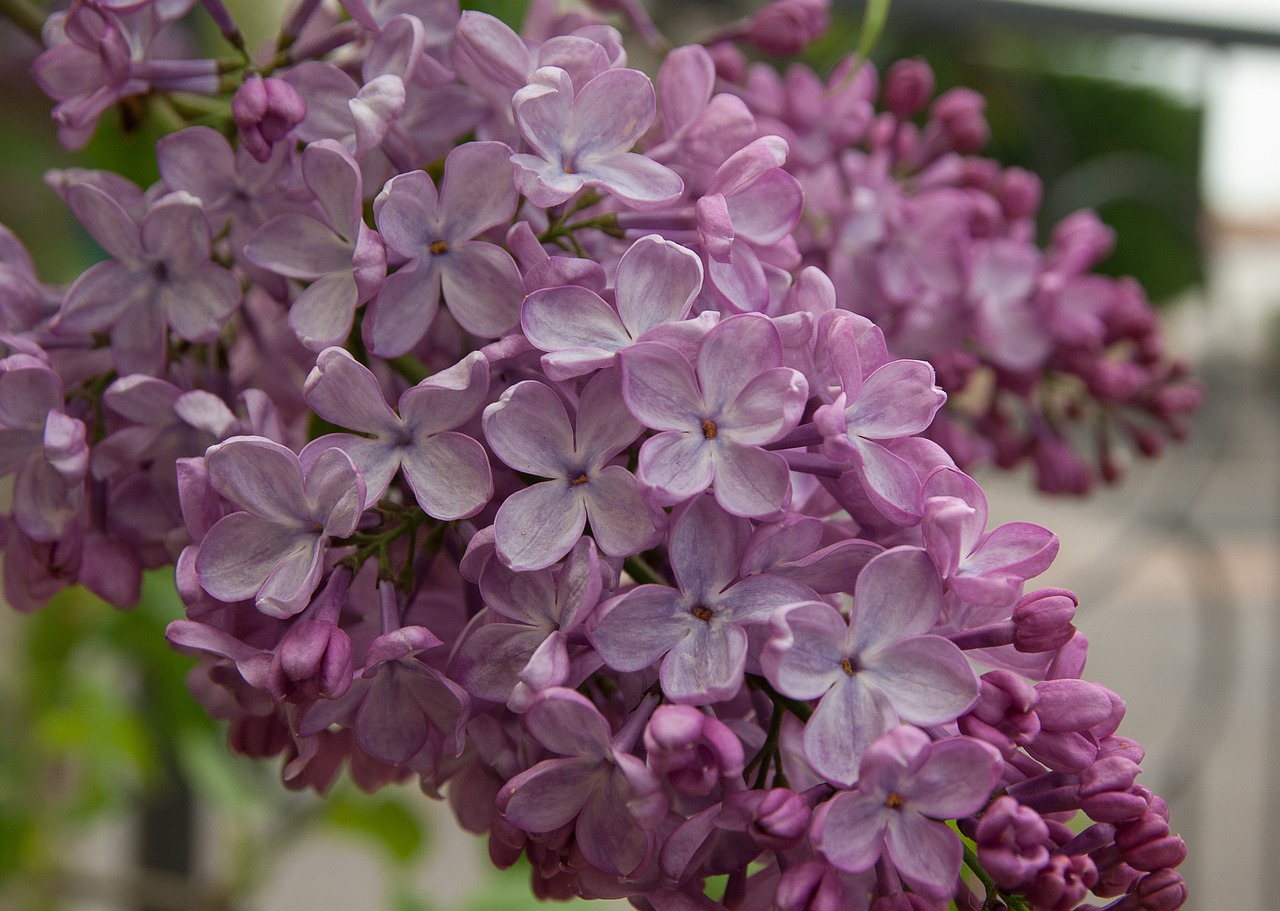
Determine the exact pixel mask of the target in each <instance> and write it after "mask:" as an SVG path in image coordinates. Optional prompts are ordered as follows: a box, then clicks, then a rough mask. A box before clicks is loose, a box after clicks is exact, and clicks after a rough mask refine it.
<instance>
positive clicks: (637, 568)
mask: <svg viewBox="0 0 1280 911" xmlns="http://www.w3.org/2000/svg"><path fill="white" fill-rule="evenodd" d="M622 568H623V569H624V570H626V571H627V575H628V576H630V577H631V578H632V579H635V580H636V581H637V582H639V583H640V584H641V585H669V584H670V583H668V582H667V580H666V579H664V578H662V576H660V575H659V574H658V571H657V570H656V569H654V568H653V567H652V566H650V565H649V564H648V563H646V562H644V559H643V558H641V557H638V556H636V557H627V559H625V560H623V561H622Z"/></svg>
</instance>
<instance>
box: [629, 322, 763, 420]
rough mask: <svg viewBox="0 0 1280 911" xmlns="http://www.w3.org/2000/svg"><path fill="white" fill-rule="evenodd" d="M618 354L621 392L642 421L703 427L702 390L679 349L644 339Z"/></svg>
mask: <svg viewBox="0 0 1280 911" xmlns="http://www.w3.org/2000/svg"><path fill="white" fill-rule="evenodd" d="M618 356H619V358H620V360H621V363H622V395H623V398H624V399H625V400H626V403H627V407H628V408H629V409H631V413H632V414H633V415H635V416H636V419H637V420H639V421H640V423H642V424H644V425H645V426H646V427H651V428H653V429H654V430H692V429H695V428H700V426H701V421H702V413H701V412H702V410H703V404H702V391H701V390H700V389H699V387H698V381H697V379H695V378H694V375H693V368H692V367H691V366H690V364H689V362H688V361H687V360H685V358H684V356H683V355H682V354H680V352H678V351H676V350H675V349H674V348H672V347H670V346H668V345H663V344H661V343H659V342H642V343H641V344H638V345H633V346H631V347H630V348H627V349H626V350H624V351H622V352H620V353H619V355H618ZM739 366H741V362H739ZM655 439H656V438H655Z"/></svg>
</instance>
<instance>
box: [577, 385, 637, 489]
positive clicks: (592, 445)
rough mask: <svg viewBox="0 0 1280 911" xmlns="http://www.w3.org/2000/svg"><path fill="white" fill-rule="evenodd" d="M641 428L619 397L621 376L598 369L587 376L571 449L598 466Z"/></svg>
mask: <svg viewBox="0 0 1280 911" xmlns="http://www.w3.org/2000/svg"><path fill="white" fill-rule="evenodd" d="M642 429H643V428H642V427H641V426H640V423H639V421H637V420H636V419H635V418H633V417H632V416H631V415H630V413H628V411H627V408H626V403H625V402H624V401H623V399H622V376H621V374H620V373H619V371H617V370H602V371H601V372H599V373H597V374H596V375H595V376H593V377H592V378H591V380H590V381H589V382H588V383H587V385H586V386H585V387H584V388H583V390H582V395H581V397H580V398H579V400H578V420H577V426H576V428H575V430H576V432H575V434H574V439H575V446H574V449H575V451H576V452H577V454H578V455H579V456H583V457H587V458H588V459H589V460H590V464H591V465H592V466H596V465H602V464H604V463H605V462H607V461H608V460H609V459H611V458H613V457H614V456H615V455H617V454H618V453H620V452H622V450H624V449H626V448H627V447H628V446H630V445H631V444H632V443H633V442H634V441H635V439H636V437H638V436H639V435H640V432H641V430H642Z"/></svg>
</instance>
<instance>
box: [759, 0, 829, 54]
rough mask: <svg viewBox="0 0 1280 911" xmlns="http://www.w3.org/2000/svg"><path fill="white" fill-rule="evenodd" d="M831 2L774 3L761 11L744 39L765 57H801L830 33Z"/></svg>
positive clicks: (786, 0) (777, 0) (789, 0)
mask: <svg viewBox="0 0 1280 911" xmlns="http://www.w3.org/2000/svg"><path fill="white" fill-rule="evenodd" d="M829 5H830V3H829V0H773V2H772V3H770V4H769V5H768V6H766V7H764V8H762V9H760V10H758V11H757V12H756V14H755V15H753V16H752V17H751V18H750V19H749V20H747V24H746V28H745V29H744V30H743V32H744V34H743V37H744V38H745V39H746V40H747V41H749V42H751V43H752V44H753V45H755V46H756V47H757V48H759V49H760V50H762V51H764V52H765V53H766V54H775V55H777V56H779V57H789V56H791V55H792V54H798V53H800V52H801V51H802V50H804V49H805V48H806V47H808V46H809V45H810V44H812V43H813V42H814V41H815V40H817V39H818V38H821V37H822V35H823V34H824V33H825V32H826V31H827V27H828V26H829V25H830V24H831V21H830V18H829V17H828V15H827V7H828V6H829Z"/></svg>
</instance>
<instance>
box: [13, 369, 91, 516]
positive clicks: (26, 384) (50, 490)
mask: <svg viewBox="0 0 1280 911" xmlns="http://www.w3.org/2000/svg"><path fill="white" fill-rule="evenodd" d="M63 409H64V405H63V401H62V381H61V380H60V379H59V378H58V375H57V374H56V373H54V372H53V370H51V369H50V368H49V365H48V364H47V363H45V362H44V361H42V360H40V359H39V358H36V357H33V356H31V355H29V354H11V355H9V357H6V358H4V359H3V360H0V476H5V475H9V474H12V475H13V494H12V515H13V519H14V522H15V523H16V524H17V526H18V528H20V529H21V530H22V532H23V533H24V534H26V535H27V536H28V537H30V538H31V539H33V540H35V541H55V540H57V539H58V538H59V537H61V536H62V534H63V533H64V532H65V531H66V529H67V526H68V524H69V523H70V522H71V520H72V518H73V517H74V516H75V514H76V512H77V510H78V509H79V507H80V502H81V497H82V495H83V491H84V479H85V476H86V475H87V474H88V469H89V447H88V445H87V442H86V433H85V426H84V424H83V423H81V422H80V421H78V420H76V419H75V418H73V417H71V416H70V415H68V414H66V412H65V411H64V410H63Z"/></svg>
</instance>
